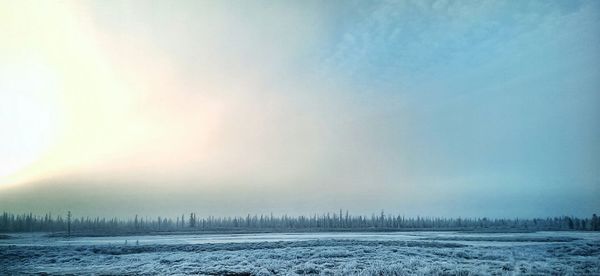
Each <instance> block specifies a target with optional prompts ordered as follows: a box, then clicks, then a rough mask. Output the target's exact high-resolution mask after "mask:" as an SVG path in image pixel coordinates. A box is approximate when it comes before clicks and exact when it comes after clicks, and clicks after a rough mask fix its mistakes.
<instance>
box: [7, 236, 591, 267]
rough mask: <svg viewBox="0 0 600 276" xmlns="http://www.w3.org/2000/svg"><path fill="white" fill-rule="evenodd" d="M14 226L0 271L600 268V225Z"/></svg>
mask: <svg viewBox="0 0 600 276" xmlns="http://www.w3.org/2000/svg"><path fill="white" fill-rule="evenodd" d="M11 236H13V237H14V238H11V239H2V240H0V275H4V274H9V275H10V274H40V273H42V274H43V273H48V274H109V275H110V274H160V275H164V274H202V275H273V274H278V275H289V274H324V275H348V274H361V275H405V274H406V275H413V274H425V275H431V274H433V275H479V274H483V275H488V274H496V275H514V274H524V275H540V274H551V275H557V274H558V275H561V274H566V275H582V274H583V275H586V274H587V275H600V233H584V232H538V233H506V234H502V233H494V234H481V233H479V234H476V233H456V232H401V233H317V234H315V233H307V234H244V235H163V236H128V237H101V238H85V237H79V238H72V239H65V238H46V237H44V236H43V235H40V234H37V235H11ZM126 241H127V242H126Z"/></svg>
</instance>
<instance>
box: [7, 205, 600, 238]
mask: <svg viewBox="0 0 600 276" xmlns="http://www.w3.org/2000/svg"><path fill="white" fill-rule="evenodd" d="M485 229H491V230H493V229H500V230H528V231H536V230H567V231H568V230H575V231H600V219H599V218H598V216H597V215H596V214H594V215H592V216H591V217H588V218H577V217H572V216H561V217H548V218H534V219H519V218H514V219H504V218H485V217H484V218H442V217H405V216H401V215H388V214H385V213H384V212H383V211H382V212H381V213H379V214H372V215H371V216H362V215H350V214H349V213H348V211H346V212H342V210H340V211H339V212H334V213H325V214H314V215H311V216H288V215H281V216H274V215H272V214H270V215H250V214H248V215H246V216H235V217H215V216H208V217H202V218H201V217H198V216H197V215H196V213H190V214H188V215H181V216H178V217H175V218H173V217H170V218H167V217H160V216H158V217H153V218H151V217H141V216H138V215H136V216H134V217H131V218H127V219H120V218H116V217H113V218H103V217H76V216H73V215H72V214H71V212H70V211H69V212H68V213H67V215H66V216H62V215H52V214H45V215H34V214H33V213H26V214H12V213H8V212H4V213H3V214H2V215H1V216H0V232H5V233H10V232H58V233H68V234H70V233H71V231H74V232H87V233H99V234H100V233H152V232H173V231H188V232H196V231H206V232H209V231H210V232H228V231H229V232H231V231H240V232H242V231H249V232H262V231H264V232H271V231H272V232H285V231H402V230H485Z"/></svg>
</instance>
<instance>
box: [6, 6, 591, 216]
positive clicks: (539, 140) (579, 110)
mask: <svg viewBox="0 0 600 276" xmlns="http://www.w3.org/2000/svg"><path fill="white" fill-rule="evenodd" d="M42 8H43V7H36V6H34V5H23V6H19V5H17V4H14V5H10V7H8V9H6V10H9V11H11V12H12V14H16V15H20V16H16V17H5V18H8V19H7V24H4V25H5V26H7V30H6V31H5V33H12V34H13V35H12V36H9V37H5V39H7V41H9V42H10V43H7V44H6V45H9V46H7V47H5V48H0V50H2V53H3V54H2V58H5V59H6V60H7V62H5V63H4V67H3V68H0V69H2V70H6V71H7V72H23V73H13V75H15V77H14V78H12V79H13V80H14V79H17V80H18V79H23V80H30V79H32V78H34V79H40V80H41V81H39V82H40V85H39V86H40V87H47V86H48V85H46V82H44V81H45V80H48V79H49V80H50V81H49V82H50V83H52V84H53V86H52V87H54V86H56V87H54V88H53V90H50V89H46V90H44V89H43V88H39V87H38V86H35V87H31V86H23V85H22V83H20V82H18V81H13V82H12V84H11V85H12V86H11V85H9V86H0V88H2V90H0V91H1V92H2V98H1V99H0V100H2V102H4V103H7V106H6V108H5V110H12V109H15V110H16V111H17V113H18V114H20V115H19V120H18V121H19V122H39V118H55V117H56V118H58V119H56V121H49V122H47V123H44V125H43V126H38V125H35V124H33V125H32V124H31V123H29V124H28V123H25V124H18V125H17V124H16V123H14V122H15V120H13V119H12V117H11V118H9V117H8V116H9V115H6V114H9V113H8V112H7V113H6V114H5V115H3V116H5V117H6V119H7V120H0V123H2V127H3V128H4V129H11V130H13V133H15V137H18V136H19V135H21V136H22V137H31V136H32V135H31V134H36V135H35V137H54V136H56V137H59V138H56V141H54V140H52V141H50V138H41V140H39V141H36V140H35V139H33V140H32V139H27V143H25V142H23V140H21V139H12V138H11V139H12V140H7V141H8V142H10V143H8V142H7V143H4V144H5V145H9V146H7V147H5V148H0V149H2V150H6V152H8V153H10V154H5V156H9V157H6V158H4V159H0V162H6V164H9V163H10V164H16V163H15V162H14V160H18V161H19V164H20V165H19V166H5V168H13V169H11V170H10V171H7V172H3V171H0V173H4V174H5V175H6V176H5V177H6V179H7V180H6V181H5V183H8V184H10V185H6V187H1V186H0V209H7V210H14V211H26V210H31V209H33V210H34V211H40V212H43V211H45V210H53V211H56V212H62V211H64V210H66V209H67V208H71V209H78V210H80V212H82V213H89V214H106V213H110V212H112V210H113V209H114V208H115V207H114V206H120V207H116V212H118V213H119V214H124V215H126V214H132V213H148V214H155V213H159V214H162V215H173V214H178V213H179V212H187V211H190V210H195V211H199V210H200V211H199V213H200V214H203V215H208V214H216V215H219V214H226V215H237V214H240V212H247V211H249V212H253V213H261V212H262V213H265V212H266V213H268V212H276V213H302V214H304V213H314V212H323V211H328V210H337V209H339V208H342V209H349V210H350V211H351V212H354V213H366V214H368V213H370V212H377V211H379V210H381V209H385V210H386V211H388V212H390V213H400V214H405V215H430V216H433V215H439V216H496V217H514V216H524V217H531V216H550V215H578V216H587V215H589V214H591V213H593V212H597V210H598V208H600V200H599V199H598V195H599V194H600V169H599V168H600V125H599V124H598V118H600V108H599V105H600V92H599V91H600V90H599V89H600V66H598V64H600V51H599V50H600V49H598V48H599V47H600V46H599V45H600V3H599V2H597V1H477V2H476V1H441V0H439V1H327V2H318V1H303V2H293V1H279V2H272V1H239V2H238V1H223V2H197V1H180V2H166V1H164V2H162V1H156V2H135V1H133V2H116V1H115V2H111V1H98V2H93V1H91V2H79V3H77V2H73V3H66V4H65V3H63V4H57V5H50V7H47V8H46V10H48V14H50V16H49V17H48V18H47V19H39V16H36V12H41V11H42V10H41V9H42ZM0 15H1V14H0ZM36 18H37V19H36ZM73 22H76V24H73ZM67 26H68V27H67ZM0 30H1V29H0ZM65 41H66V42H65ZM40 45H41V46H40ZM11 46H13V47H12V48H11ZM32 64H33V65H32ZM15 68H17V69H18V70H16V69H15ZM32 68H33V69H32ZM40 68H42V69H40ZM44 68H46V69H44ZM48 68H49V69H48ZM81 72H85V73H81ZM23 76H24V77H23ZM82 76H85V77H83V79H82ZM56 83H58V85H54V84H56ZM15 87H16V88H17V90H19V89H21V90H22V91H24V92H23V93H25V94H22V95H25V96H21V97H16V96H15V94H14V93H15ZM27 93H30V94H31V95H30V94H27ZM40 97H41V98H40ZM44 97H45V98H44ZM47 98H51V99H61V101H60V103H58V104H56V105H49V104H42V105H40V104H39V103H40V99H47ZM89 99H94V101H90V100H89ZM41 102H43V103H48V101H41ZM15 103H19V104H15ZM40 106H41V107H42V108H40ZM31 110H37V111H31ZM39 110H42V111H39ZM13 114H14V113H13ZM50 115H51V116H50ZM44 122H45V121H44ZM39 133H45V135H39ZM49 133H51V134H52V135H48V134H49ZM5 142H6V141H5ZM48 145H53V146H48ZM20 149H21V150H20ZM19 152H27V155H23V154H21V155H19ZM11 158H12V159H11ZM7 173H8V174H7ZM0 177H1V176H0ZM15 179H18V180H19V181H16V180H15ZM13 182H14V183H17V182H19V183H21V184H14V183H13ZM0 183H2V182H1V181H0ZM11 183H13V184H14V185H13V184H11ZM56 190H59V191H61V192H60V193H59V192H55V191H56ZM117 191H118V192H117ZM165 194H167V195H169V196H168V198H163V196H164V195H165ZM86 198H87V199H86ZM84 199H86V200H84ZM123 201H127V204H125V205H119V202H123ZM157 201H160V202H161V204H156V202H157ZM150 202H152V203H150Z"/></svg>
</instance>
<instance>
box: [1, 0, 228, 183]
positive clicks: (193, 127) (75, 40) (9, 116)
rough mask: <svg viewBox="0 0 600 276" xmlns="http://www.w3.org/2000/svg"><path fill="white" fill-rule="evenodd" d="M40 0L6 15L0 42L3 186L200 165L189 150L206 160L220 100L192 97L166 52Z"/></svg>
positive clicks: (69, 6)
mask: <svg viewBox="0 0 600 276" xmlns="http://www.w3.org/2000/svg"><path fill="white" fill-rule="evenodd" d="M19 3H21V2H19ZM40 4H41V5H40ZM43 5H44V3H37V2H36V3H30V2H23V3H22V4H17V3H16V2H15V3H13V4H11V6H10V8H12V9H13V11H12V12H11V11H10V9H9V11H8V12H6V14H3V13H2V12H1V11H0V22H2V21H4V22H2V24H0V30H1V31H2V33H6V34H13V35H9V36H6V37H4V38H3V40H5V41H4V42H6V43H2V45H0V53H1V54H0V58H1V60H2V63H0V65H1V67H0V70H1V71H0V101H1V102H0V115H1V116H0V127H1V131H2V135H0V144H1V145H0V152H1V153H2V154H1V156H0V185H4V186H6V185H8V184H16V183H21V182H31V181H35V180H39V179H43V178H48V177H52V176H57V175H61V174H69V173H73V172H76V173H85V172H86V171H95V172H96V173H98V172H100V173H101V172H103V171H111V170H112V173H113V174H115V173H118V171H119V170H125V171H136V170H146V171H156V170H157V169H159V168H160V169H162V170H168V169H170V168H171V167H178V166H180V165H182V163H186V162H190V160H191V159H194V162H196V161H197V162H200V163H202V162H204V161H202V160H199V159H201V158H199V157H198V154H196V153H191V152H190V151H189V149H190V148H193V149H194V150H196V151H197V152H203V153H204V154H205V156H210V152H209V151H208V150H207V149H208V148H209V147H208V144H209V143H211V142H214V139H212V138H214V137H215V134H216V132H217V131H216V130H217V127H218V124H219V120H220V117H221V114H222V112H223V104H222V100H220V99H217V98H215V97H207V96H201V95H200V96H198V95H192V94H191V93H186V92H187V90H189V89H191V88H189V87H184V86H183V85H182V81H181V80H180V79H179V78H178V77H177V75H178V72H176V70H175V69H174V66H170V63H169V60H168V59H167V58H165V57H164V56H163V55H161V53H160V51H158V50H156V49H153V48H152V47H151V46H150V43H145V41H143V39H135V38H131V37H127V38H118V37H114V36H111V34H107V33H104V32H102V31H101V30H99V29H97V28H95V27H94V26H93V24H90V23H89V15H86V11H85V9H83V8H81V7H78V6H77V5H76V3H72V2H67V3H53V4H51V5H48V6H47V7H46V6H43ZM15 14H19V15H20V17H19V16H14V15H15ZM44 15H46V16H44ZM191 85H197V84H191ZM188 86H190V84H188ZM202 88H203V90H204V91H206V90H210V89H215V88H212V87H210V86H207V85H204V86H203V87H202ZM192 104H193V107H194V108H191V107H192ZM173 140H176V141H177V143H176V144H174V143H173ZM161 144H162V145H169V146H168V147H158V146H157V145H161ZM173 152H177V153H178V154H177V155H176V157H175V156H174V154H173ZM188 152H190V153H188ZM194 162H191V164H197V162H196V163H194ZM204 163H206V162H204Z"/></svg>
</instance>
